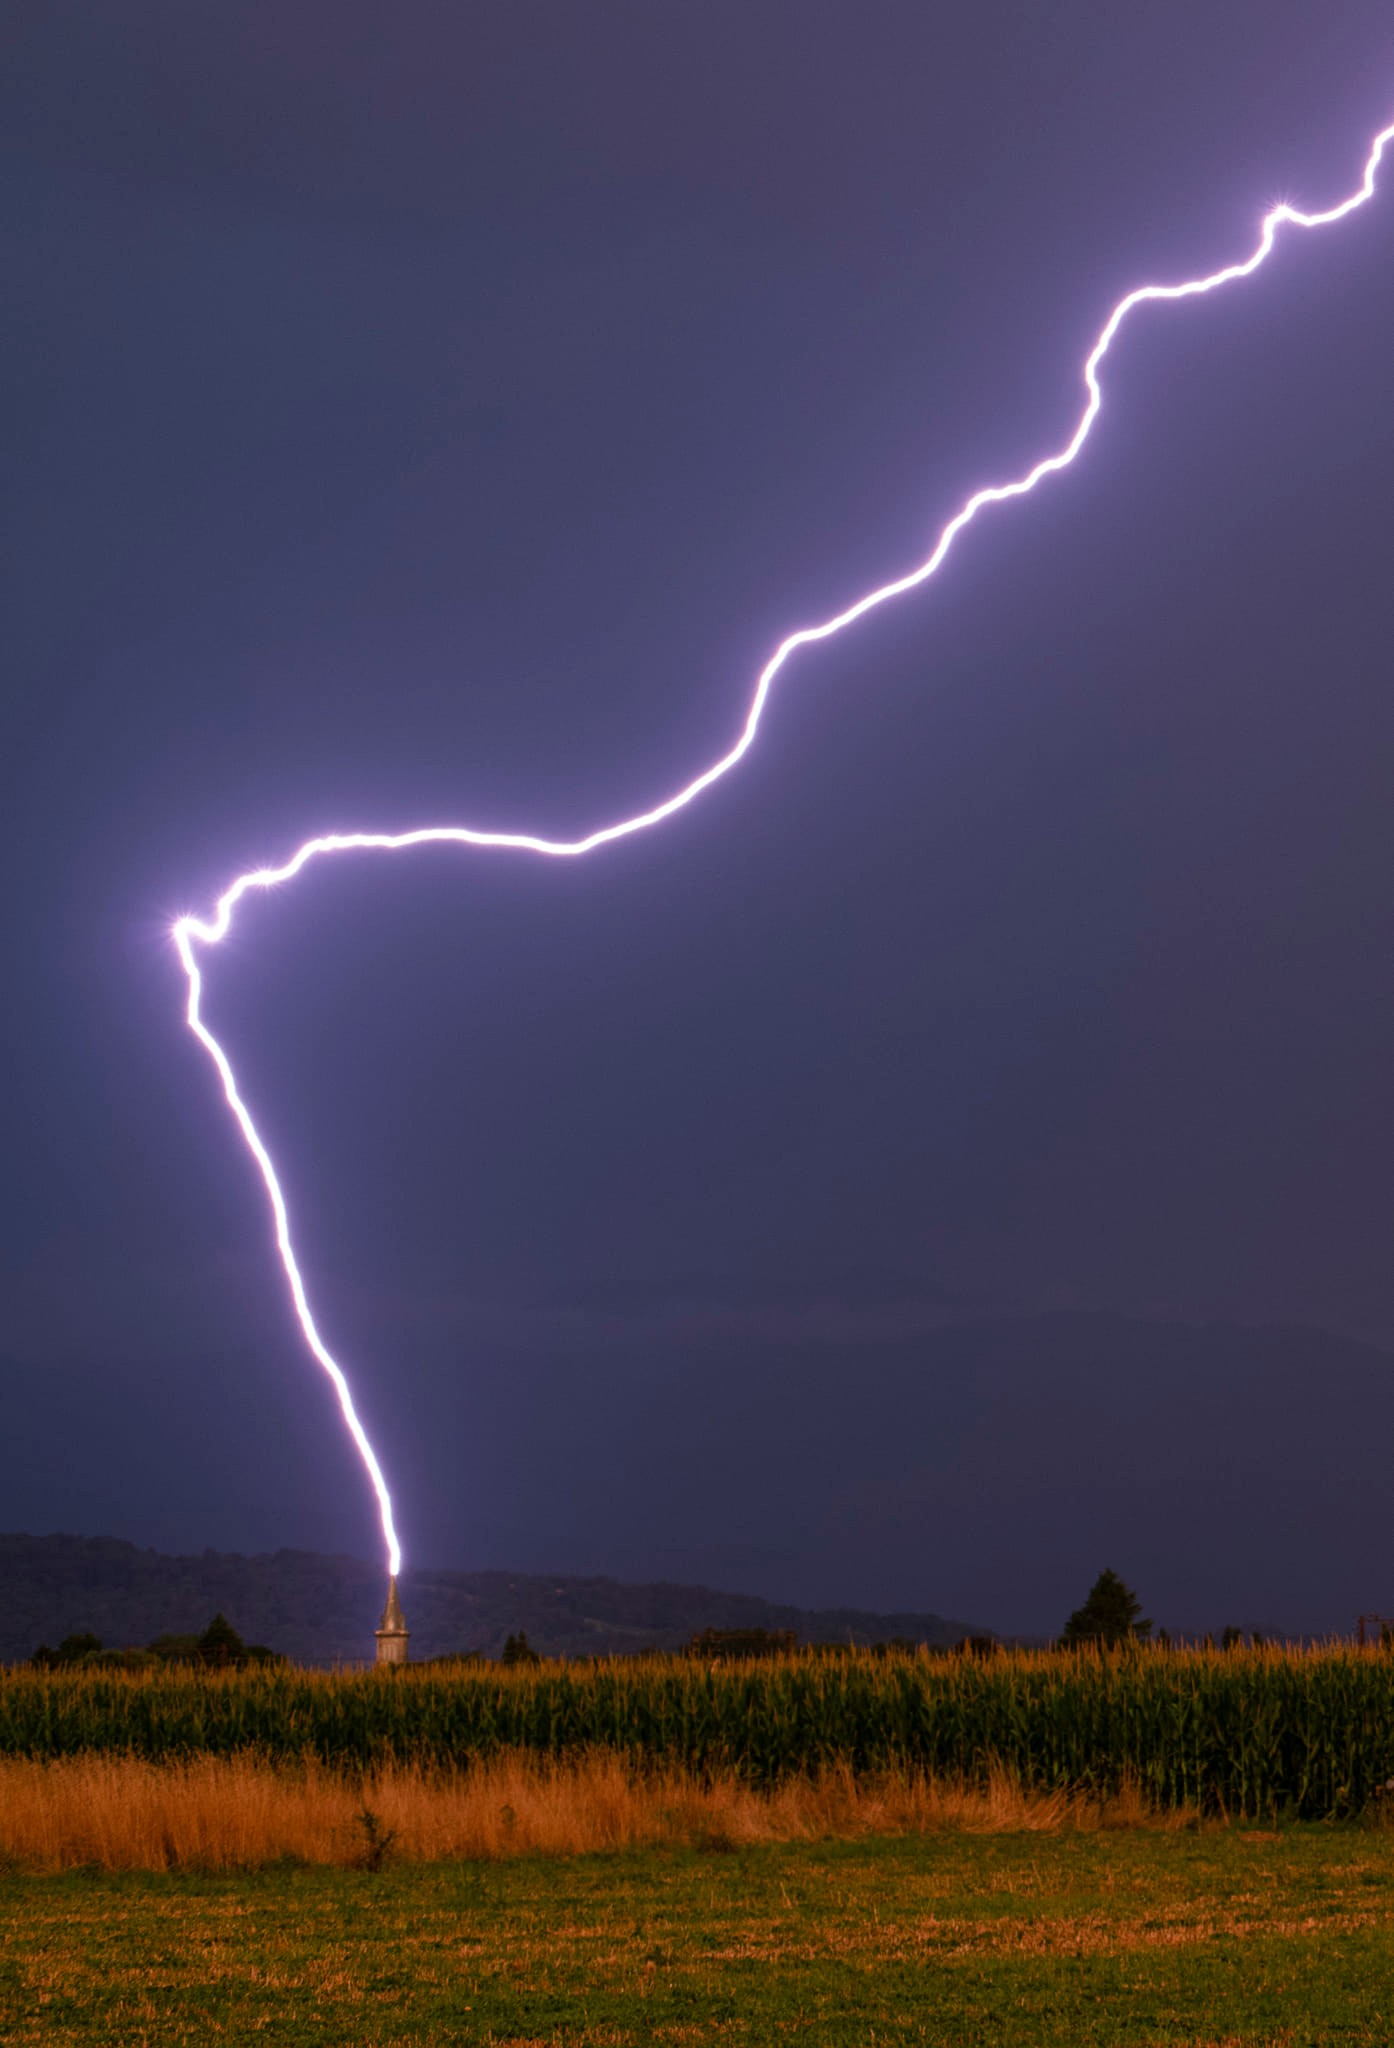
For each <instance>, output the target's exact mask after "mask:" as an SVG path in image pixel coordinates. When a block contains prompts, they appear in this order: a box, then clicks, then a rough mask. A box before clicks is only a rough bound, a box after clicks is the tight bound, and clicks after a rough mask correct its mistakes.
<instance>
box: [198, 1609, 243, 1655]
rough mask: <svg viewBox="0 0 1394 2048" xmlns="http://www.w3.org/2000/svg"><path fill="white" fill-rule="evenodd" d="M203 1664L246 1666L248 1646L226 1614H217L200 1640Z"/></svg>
mask: <svg viewBox="0 0 1394 2048" xmlns="http://www.w3.org/2000/svg"><path fill="white" fill-rule="evenodd" d="M198 1658H199V1662H200V1663H201V1664H245V1663H246V1661H247V1645H246V1644H245V1643H244V1642H243V1640H242V1638H241V1636H240V1635H238V1633H237V1630H236V1629H235V1628H234V1627H233V1625H232V1623H231V1622H230V1621H229V1620H228V1618H227V1616H226V1615H225V1614H215V1615H214V1617H213V1619H212V1620H211V1621H210V1622H209V1624H208V1626H207V1628H206V1629H205V1630H204V1631H203V1634H202V1635H201V1636H200V1637H199V1639H198Z"/></svg>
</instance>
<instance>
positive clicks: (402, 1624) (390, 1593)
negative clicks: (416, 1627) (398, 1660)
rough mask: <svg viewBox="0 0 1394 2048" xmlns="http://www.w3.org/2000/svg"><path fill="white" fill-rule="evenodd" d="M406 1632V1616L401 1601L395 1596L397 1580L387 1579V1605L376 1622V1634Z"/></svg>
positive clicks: (395, 1634)
mask: <svg viewBox="0 0 1394 2048" xmlns="http://www.w3.org/2000/svg"><path fill="white" fill-rule="evenodd" d="M406 1633H407V1624H406V1617H405V1616H404V1615H403V1613H402V1603H401V1601H400V1600H399V1599H398V1598H397V1581H396V1580H395V1579H389V1580H388V1581H387V1605H386V1607H384V1608H383V1610H382V1620H381V1622H380V1623H379V1624H378V1634H379V1635H380V1636H404V1635H405V1634H406Z"/></svg>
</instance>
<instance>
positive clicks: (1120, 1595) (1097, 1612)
mask: <svg viewBox="0 0 1394 2048" xmlns="http://www.w3.org/2000/svg"><path fill="white" fill-rule="evenodd" d="M1141 1613H1142V1602H1141V1601H1140V1600H1139V1599H1138V1597H1137V1594H1136V1593H1135V1592H1134V1591H1133V1589H1132V1587H1131V1586H1125V1585H1124V1583H1123V1581H1122V1580H1121V1579H1120V1578H1119V1576H1118V1574H1117V1572H1110V1571H1103V1572H1100V1573H1099V1576H1098V1578H1097V1579H1095V1581H1094V1583H1093V1585H1092V1586H1091V1587H1090V1588H1089V1597H1088V1599H1087V1600H1086V1601H1085V1603H1084V1605H1083V1607H1076V1609H1075V1611H1074V1613H1073V1614H1072V1615H1071V1616H1070V1618H1069V1620H1068V1621H1067V1622H1066V1623H1065V1627H1064V1631H1063V1633H1062V1635H1061V1637H1060V1641H1061V1642H1062V1643H1063V1644H1064V1645H1065V1646H1066V1648H1069V1647H1070V1646H1072V1645H1073V1644H1076V1643H1103V1644H1112V1643H1130V1642H1145V1641H1146V1640H1147V1638H1148V1636H1150V1635H1151V1633H1152V1624H1151V1622H1150V1621H1141V1620H1139V1618H1138V1617H1139V1616H1140V1615H1141Z"/></svg>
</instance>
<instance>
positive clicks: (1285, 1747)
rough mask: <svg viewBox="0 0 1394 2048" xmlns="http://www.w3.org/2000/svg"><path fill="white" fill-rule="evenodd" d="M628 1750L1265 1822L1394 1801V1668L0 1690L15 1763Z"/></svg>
mask: <svg viewBox="0 0 1394 2048" xmlns="http://www.w3.org/2000/svg"><path fill="white" fill-rule="evenodd" d="M519 1750H522V1751H528V1752H531V1753H533V1754H534V1755H537V1756H539V1757H550V1758H565V1757H572V1756H579V1755H581V1754H594V1753H595V1752H596V1751H611V1752H613V1753H614V1754H616V1755H617V1756H619V1757H621V1758H623V1759H625V1760H626V1761H627V1762H628V1763H630V1764H634V1765H638V1766H641V1767H653V1768H655V1769H658V1768H676V1769H682V1770H685V1771H689V1772H693V1773H696V1774H699V1775H700V1774H702V1773H709V1774H716V1773H724V1774H733V1775H734V1776H735V1777H736V1778H738V1779H739V1780H740V1781H741V1782H743V1783H746V1784H749V1785H751V1786H752V1787H756V1788H771V1787H775V1786H778V1785H779V1784H781V1783H782V1782H784V1781H786V1780H788V1779H789V1778H790V1777H792V1776H794V1775H797V1774H817V1773H818V1772H820V1771H823V1770H825V1769H830V1768H844V1769H848V1770H851V1771H852V1772H854V1773H857V1774H859V1775H861V1774H864V1775H868V1776H871V1775H879V1776H884V1775H885V1774H887V1773H895V1772H915V1773H924V1774H928V1775H932V1776H934V1777H937V1778H943V1779H952V1780H957V1781H960V1782H965V1783H974V1782H985V1781H986V1779H987V1776H988V1774H989V1773H990V1772H992V1771H994V1770H997V1771H1003V1770H1004V1771H1006V1772H1007V1773H1009V1774H1010V1775H1011V1776H1012V1777H1013V1778H1014V1779H1015V1780H1017V1781H1018V1782H1019V1783H1020V1784H1021V1785H1022V1786H1023V1787H1024V1788H1027V1789H1032V1790H1040V1791H1056V1790H1063V1789H1067V1788H1068V1789H1069V1790H1072V1791H1082V1792H1087V1793H1090V1794H1092V1795H1095V1796H1098V1797H1108V1796H1111V1795H1113V1794H1115V1793H1117V1792H1118V1791H1119V1790H1121V1789H1122V1788H1124V1787H1127V1786H1132V1787H1135V1788H1136V1789H1137V1790H1139V1791H1140V1792H1141V1794H1142V1796H1143V1797H1144V1798H1146V1799H1147V1800H1148V1801H1149V1802H1151V1803H1152V1804H1154V1805H1155V1806H1156V1807H1159V1808H1163V1809H1167V1808H1178V1807H1183V1806H1190V1807H1195V1808H1198V1809H1199V1810H1200V1811H1201V1812H1202V1813H1209V1814H1216V1813H1227V1814H1230V1815H1232V1816H1236V1817H1248V1818H1260V1817H1273V1816H1277V1815H1282V1814H1286V1815H1290V1816H1293V1817H1301V1818H1322V1817H1326V1818H1344V1817H1349V1816H1352V1815H1354V1814H1358V1813H1363V1812H1367V1811H1371V1810H1377V1809H1378V1808H1379V1806H1380V1803H1381V1801H1382V1800H1384V1799H1386V1798H1387V1799H1388V1800H1389V1802H1390V1804H1391V1805H1394V1789H1387V1787H1388V1786H1389V1781H1394V1655H1391V1654H1389V1653H1387V1652H1380V1651H1365V1650H1357V1649H1354V1648H1352V1647H1350V1646H1340V1645H1333V1646H1331V1647H1328V1648H1321V1649H1301V1650H1299V1649H1283V1648H1277V1647H1264V1648H1260V1649H1252V1650H1234V1651H1227V1652H1226V1651H1210V1650H1157V1649H1137V1650H1129V1651H1123V1652H1118V1653H1110V1654H1103V1655H1100V1654H1098V1653H1095V1652H1062V1651H1020V1652H1003V1653H1001V1654H998V1655H996V1656H991V1657H987V1658H983V1659H976V1658H971V1657H928V1656H915V1655H905V1656H891V1657H874V1656H868V1655H859V1654H848V1655H839V1656H819V1655H816V1654H804V1655H797V1654H796V1655H794V1656H790V1657H785V1658H781V1659H777V1660H768V1661H762V1662H759V1663H753V1662H752V1663H746V1664H720V1665H715V1666H712V1667H707V1666H705V1665H703V1664H700V1663H696V1662H694V1661H692V1660H690V1659H683V1658H672V1659H666V1660H654V1661H636V1662H631V1663H621V1662H615V1663H608V1664H607V1663H598V1664H564V1663H557V1664H542V1665H540V1666H534V1667H517V1668H513V1669H503V1668H500V1667H498V1666H489V1665H485V1666H478V1665H473V1666H471V1665H461V1666H458V1667H450V1666H440V1665H435V1666H427V1667H423V1668H421V1669H418V1670H414V1669H412V1668H411V1667H410V1666H407V1667H405V1668H403V1669H401V1670H397V1671H374V1670H367V1671H361V1672H342V1673H334V1672H320V1671H307V1670H298V1669H295V1668H293V1667H285V1666H279V1667H263V1668H261V1669H254V1670H248V1671H240V1672H228V1673H217V1672H208V1671H198V1670H195V1669H190V1668H183V1667H178V1666H174V1667H169V1668H166V1669H164V1670H157V1671H137V1672H121V1671H110V1670H106V1671H102V1670H93V1671H83V1670H80V1669H79V1670H76V1671H57V1672H43V1671H35V1670H30V1669H28V1668H17V1669H12V1670H9V1671H5V1672H3V1673H0V1756H11V1757H30V1758H37V1759H48V1758H58V1757H73V1756H81V1755H89V1754H91V1753H93V1752H106V1753H117V1754H121V1755H125V1756H131V1757H136V1758H143V1759H146V1760H150V1761H162V1760H172V1759H188V1758H191V1757H196V1756H198V1757H207V1756H212V1757H228V1756H235V1755H242V1754H245V1753H253V1754H255V1755H256V1756H258V1757H260V1758H262V1759H265V1760H268V1761H271V1762H278V1761H292V1760H300V1761H308V1760H313V1761H315V1762H317V1763H320V1764H324V1765H328V1766H331V1767H332V1768H334V1769H337V1770H349V1771H369V1770H373V1769H379V1768H382V1767H383V1766H385V1765H390V1764H398V1765H417V1766H436V1765H464V1764H467V1763H472V1762H476V1761H486V1760H487V1759H489V1758H490V1757H492V1756H495V1755H497V1754H498V1753H499V1752H501V1751H519Z"/></svg>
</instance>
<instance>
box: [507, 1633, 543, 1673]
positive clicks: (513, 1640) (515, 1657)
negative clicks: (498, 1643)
mask: <svg viewBox="0 0 1394 2048" xmlns="http://www.w3.org/2000/svg"><path fill="white" fill-rule="evenodd" d="M499 1661H500V1663H503V1664H540V1663H541V1662H542V1659H541V1657H539V1655H538V1654H537V1651H536V1650H534V1648H533V1646H532V1644H531V1643H530V1642H529V1641H528V1639H527V1636H526V1635H525V1634H524V1632H523V1630H522V1629H519V1631H518V1633H517V1635H516V1636H510V1637H509V1638H508V1641H507V1642H506V1643H505V1644H504V1646H503V1656H502V1657H501V1658H500V1660H499Z"/></svg>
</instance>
